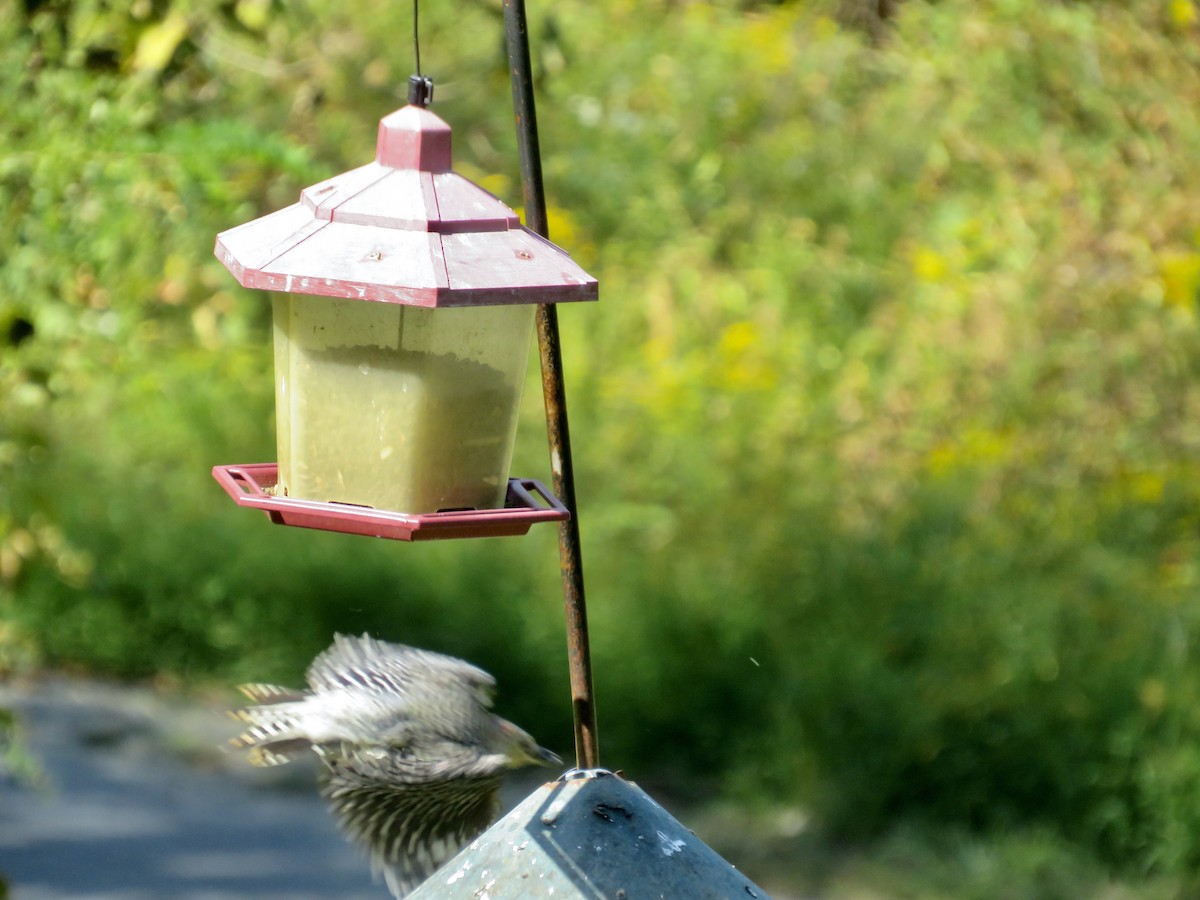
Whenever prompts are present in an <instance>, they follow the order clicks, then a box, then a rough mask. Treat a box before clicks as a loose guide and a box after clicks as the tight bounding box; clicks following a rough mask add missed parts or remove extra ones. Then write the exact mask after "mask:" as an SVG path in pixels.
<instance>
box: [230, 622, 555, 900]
mask: <svg viewBox="0 0 1200 900" xmlns="http://www.w3.org/2000/svg"><path fill="white" fill-rule="evenodd" d="M306 680H307V681H308V685H309V688H310V690H307V691H298V690H291V689H289V688H283V687H277V686H275V685H270V684H246V685H242V686H241V691H242V693H244V694H245V695H246V696H248V697H249V698H250V699H251V700H254V701H255V702H256V703H257V704H259V705H257V706H250V707H247V708H245V709H241V710H237V711H236V712H234V713H233V715H234V716H235V717H236V718H238V719H240V720H241V721H243V722H246V723H247V724H248V725H249V726H250V727H249V728H247V729H246V731H245V732H243V733H242V734H241V735H239V736H238V737H236V738H234V739H233V740H232V741H231V742H230V743H232V744H233V746H234V747H235V748H238V749H245V750H248V751H249V753H248V757H249V760H250V762H252V763H253V764H255V765H258V766H275V765H280V764H281V763H286V762H288V761H289V760H291V759H294V758H295V757H297V756H299V755H301V754H304V753H306V752H308V750H310V749H311V750H313V751H315V752H316V754H317V756H318V757H319V758H320V759H321V761H322V762H323V763H324V766H323V767H322V769H321V793H322V795H323V796H324V797H325V800H326V802H327V803H328V805H329V809H330V811H331V812H332V813H333V816H334V818H335V819H336V820H337V822H338V825H339V826H340V827H341V829H342V831H343V832H344V833H345V834H346V835H347V836H348V837H349V838H350V839H352V840H354V841H356V842H358V843H359V844H361V845H363V846H364V847H365V848H366V850H367V852H368V854H369V856H370V860H371V867H372V869H373V870H374V871H375V872H376V873H380V872H382V874H383V876H384V879H385V880H386V882H387V885H388V888H389V889H390V890H391V892H392V894H393V895H394V896H396V897H403V896H404V895H405V894H406V893H407V892H408V891H410V890H412V889H413V888H415V887H416V886H417V885H418V884H420V883H421V882H422V881H424V880H425V879H426V878H428V877H429V876H430V875H431V874H433V872H434V871H435V870H436V869H437V868H438V867H440V866H441V865H442V864H443V863H444V862H446V861H447V860H448V859H449V858H450V857H452V856H453V855H454V854H455V853H457V852H458V850H459V849H460V848H461V847H462V846H463V845H464V844H466V843H467V842H468V841H470V840H471V839H472V838H474V837H475V836H477V835H478V834H479V833H480V832H482V831H483V830H484V829H485V828H487V826H488V825H489V824H491V822H492V821H493V819H495V817H496V814H497V812H498V811H499V806H500V796H499V789H500V781H501V778H502V776H503V775H504V773H505V772H506V771H507V770H508V769H515V768H518V767H521V766H525V765H530V764H535V765H561V763H562V760H560V759H559V758H558V757H557V756H555V755H554V754H553V753H551V752H550V751H549V750H546V749H545V748H543V747H539V746H538V744H537V742H536V741H534V739H533V738H532V737H530V736H529V735H528V734H527V733H526V732H524V731H523V730H521V729H520V728H518V727H517V726H516V725H514V724H512V723H511V722H508V721H506V720H504V719H501V718H500V717H499V716H496V715H494V714H493V713H492V712H491V711H490V709H489V708H490V707H491V704H492V693H493V691H494V688H495V685H496V682H495V679H493V678H492V676H491V675H489V674H488V673H487V672H484V671H483V670H482V669H478V668H476V667H475V666H473V665H471V664H470V663H466V662H463V661H462V660H459V659H454V658H453V657H450V656H443V655H441V654H439V653H431V652H429V651H427V650H416V649H413V648H412V647H405V646H401V645H399V644H389V643H387V642H385V641H378V640H375V639H373V638H371V637H369V636H368V635H363V636H362V637H361V638H356V637H346V636H345V635H340V634H339V635H335V637H334V639H333V646H331V647H330V648H329V649H328V650H326V651H325V652H323V653H322V654H321V655H320V656H318V657H317V658H316V659H315V660H313V662H312V664H311V665H310V666H309V668H308V673H307V675H306Z"/></svg>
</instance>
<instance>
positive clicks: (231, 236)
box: [214, 102, 597, 539]
mask: <svg viewBox="0 0 1200 900" xmlns="http://www.w3.org/2000/svg"><path fill="white" fill-rule="evenodd" d="M450 137H451V135H450V127H449V126H448V125H447V124H446V123H445V122H444V121H442V120H441V119H440V118H439V117H438V116H436V115H435V114H433V113H432V112H430V111H429V110H428V109H426V108H425V107H424V105H423V103H421V102H415V103H410V104H409V105H408V106H406V107H404V108H403V109H400V110H398V111H396V112H394V113H392V114H391V115H389V116H386V117H385V118H384V119H383V120H382V121H381V122H380V123H379V135H378V141H377V144H376V155H375V161H374V162H371V163H368V164H367V165H365V166H361V167H359V168H357V169H353V170H351V171H349V172H346V173H343V174H341V175H336V176H334V177H333V178H330V179H328V180H326V181H322V182H320V183H319V184H315V185H313V186H312V187H309V188H306V189H305V190H303V191H302V192H301V194H300V200H299V202H298V203H295V204H293V205H292V206H289V207H287V208H286V209H282V210H279V211H278V212H274V213H271V214H269V215H267V216H264V217H262V218H259V219H255V220H254V221H252V222H248V223H246V224H244V225H240V226H238V227H236V228H232V229H230V230H228V231H225V232H223V233H221V234H219V235H218V236H217V242H216V255H217V257H218V258H219V259H220V260H221V262H223V263H224V264H225V266H226V267H227V268H228V269H229V271H230V272H231V273H232V274H233V275H234V277H235V278H237V280H238V282H239V283H241V284H242V285H243V286H244V287H250V288H260V289H263V290H268V291H272V292H274V296H273V299H272V305H273V320H274V353H275V413H276V438H277V445H278V454H279V460H278V464H277V466H276V467H271V466H269V465H268V466H263V465H259V466H225V467H218V468H217V469H215V470H214V475H215V476H216V477H217V478H218V480H219V481H221V483H222V484H223V486H224V487H225V488H226V490H227V491H228V492H229V493H230V494H231V495H232V496H233V497H234V498H235V499H236V500H238V502H239V503H241V504H242V505H248V506H257V507H259V508H261V509H264V510H265V511H266V512H268V514H270V515H271V516H272V518H273V519H274V520H275V521H278V522H282V523H284V524H296V525H305V526H308V527H317V528H325V529H330V530H339V531H352V532H356V533H371V534H380V535H382V536H385V537H399V538H405V539H414V538H416V537H440V536H464V535H473V534H506V533H523V531H525V530H528V527H529V524H531V523H532V522H534V521H545V520H550V519H562V518H564V517H565V516H566V515H567V513H566V510H565V508H564V507H563V506H562V504H561V503H559V502H558V500H557V498H555V497H553V496H552V495H551V494H550V493H549V492H548V491H547V490H546V489H545V488H544V486H542V485H541V484H540V483H539V482H536V481H532V480H528V479H526V480H521V479H516V480H511V479H510V478H509V472H508V470H509V464H510V462H511V459H512V451H513V443H514V439H515V435H516V425H517V414H518V407H519V402H520V398H521V389H522V386H523V384H524V381H525V369H526V363H527V360H528V356H529V341H530V336H531V334H532V333H533V327H532V326H533V311H534V308H535V305H537V304H547V303H559V302H565V301H579V300H595V299H596V296H597V287H596V280H595V279H594V278H592V277H591V276H590V275H588V274H587V273H586V272H585V271H584V270H583V269H581V268H580V267H579V266H578V265H577V264H576V263H575V262H574V261H573V260H572V259H571V258H570V256H568V255H567V253H566V252H564V251H563V250H561V249H560V248H558V247H557V246H555V245H554V244H552V243H550V242H549V241H547V240H546V239H544V238H542V237H540V236H538V235H537V234H535V233H534V232H532V231H530V230H528V229H526V228H524V227H522V225H521V223H520V220H519V218H518V217H517V214H516V213H515V212H514V211H513V210H512V209H510V208H509V207H507V206H506V205H505V204H504V203H502V202H501V201H500V200H499V199H497V198H496V197H494V196H493V195H492V194H490V193H488V192H487V191H486V190H484V189H483V188H481V187H479V186H478V185H476V184H473V183H472V182H470V181H468V180H467V179H466V178H463V177H462V176H460V175H458V174H456V173H455V172H453V171H452V170H451V147H450ZM418 532H423V533H420V534H418Z"/></svg>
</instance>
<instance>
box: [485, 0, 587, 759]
mask: <svg viewBox="0 0 1200 900" xmlns="http://www.w3.org/2000/svg"><path fill="white" fill-rule="evenodd" d="M504 25H505V33H506V35H507V38H508V64H509V70H510V72H511V75H512V92H513V114H514V116H515V118H516V125H517V144H518V150H519V154H520V161H521V185H522V188H523V191H524V195H525V224H526V226H527V227H528V228H529V229H530V230H532V231H536V232H537V233H538V234H540V235H541V236H542V237H546V238H548V237H549V236H550V235H549V230H550V229H549V225H548V223H547V220H546V194H545V190H544V189H543V186H542V157H541V150H540V148H539V146H538V130H537V112H536V109H535V107H534V100H533V73H532V66H531V65H530V61H529V30H528V27H527V25H526V21H525V0H504ZM537 336H538V352H539V355H540V356H541V361H542V398H543V400H544V401H545V405H546V435H547V437H548V439H549V441H550V469H551V472H552V473H553V476H554V492H555V493H556V494H557V495H558V498H559V499H560V500H561V501H562V502H563V505H564V506H566V507H567V509H568V510H570V512H571V518H570V519H569V520H567V521H566V522H562V523H560V524H559V527H558V557H559V567H560V569H561V571H562V584H563V608H564V610H565V612H566V618H567V650H568V655H569V663H570V669H571V701H572V702H571V705H572V709H573V711H574V715H575V761H576V765H577V766H578V767H579V768H581V769H595V768H598V767H599V765H600V748H599V741H598V739H597V735H596V706H595V701H594V699H593V690H592V653H591V647H590V644H589V642H588V625H587V603H586V602H585V600H584V593H583V561H582V558H581V554H580V541H579V508H578V505H577V504H576V502H575V469H574V465H573V463H572V461H571V432H570V428H569V427H568V424H567V393H566V387H565V385H564V383H563V371H562V345H561V343H560V341H559V336H558V311H557V310H556V309H555V307H554V305H553V304H545V305H541V306H539V307H538V308H537Z"/></svg>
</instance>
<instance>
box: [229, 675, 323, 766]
mask: <svg viewBox="0 0 1200 900" xmlns="http://www.w3.org/2000/svg"><path fill="white" fill-rule="evenodd" d="M238 689H239V690H240V691H241V692H242V693H243V694H245V695H246V696H247V697H249V698H250V699H251V700H255V701H257V702H258V703H260V704H261V705H260V706H248V707H246V708H245V709H237V710H233V711H232V712H230V716H232V717H233V718H235V719H237V720H238V721H240V722H245V723H246V724H247V725H249V726H250V727H249V728H247V729H246V730H245V731H243V732H242V733H241V734H239V735H238V736H237V737H235V738H231V739H230V741H229V744H230V746H231V747H233V749H235V750H247V751H249V752H248V753H247V754H246V758H247V759H248V760H249V761H250V763H251V765H255V766H280V765H283V764H284V763H286V762H290V761H291V760H293V759H295V758H296V757H297V756H299V755H301V754H302V753H304V752H305V751H306V750H308V749H309V748H310V747H311V746H312V742H311V741H309V740H308V738H306V737H304V736H303V735H302V734H301V733H300V732H299V731H298V730H297V724H298V723H297V722H296V718H295V716H294V715H293V713H292V709H291V708H290V704H292V703H295V702H298V701H301V700H303V699H304V694H303V693H301V692H299V691H294V690H291V689H289V688H283V687H278V686H277V685H273V684H243V685H240V686H239V688H238Z"/></svg>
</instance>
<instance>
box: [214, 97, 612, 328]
mask: <svg viewBox="0 0 1200 900" xmlns="http://www.w3.org/2000/svg"><path fill="white" fill-rule="evenodd" d="M216 255H217V257H218V258H219V259H220V260H221V262H223V263H224V264H225V266H226V268H228V269H229V271H230V272H232V273H233V276H234V277H235V278H236V279H237V280H238V282H240V283H241V284H242V285H243V286H244V287H250V288H261V289H263V290H268V291H288V292H295V293H301V294H322V295H324V296H328V297H343V298H349V299H359V300H378V301H383V302H385V303H406V304H410V305H413V306H485V305H494V304H502V303H561V302H564V301H569V300H595V299H596V296H597V291H596V279H594V278H592V276H590V275H588V274H587V272H585V271H584V270H583V269H581V268H580V267H579V266H578V265H576V263H575V262H574V260H572V259H571V257H570V256H568V255H567V253H566V252H565V251H563V250H561V249H560V248H559V247H556V246H555V245H554V244H552V243H550V242H549V241H547V240H545V239H544V238H542V237H539V236H538V235H536V234H534V233H533V232H532V231H530V230H529V229H527V228H524V227H523V226H522V225H521V223H520V220H519V219H518V217H517V214H516V213H515V212H513V211H512V210H511V209H509V208H508V207H507V206H505V205H504V203H502V202H501V201H500V200H499V199H497V198H496V197H494V196H493V195H492V194H490V193H488V192H487V191H485V190H484V189H483V188H481V187H479V186H478V185H477V184H474V183H472V182H470V181H468V180H467V179H465V178H463V177H462V176H461V175H456V174H455V173H454V172H452V171H451V170H450V126H449V125H447V124H446V123H445V122H443V121H442V120H441V119H440V118H438V117H437V116H436V115H434V114H433V113H431V112H430V111H429V110H427V109H424V108H423V107H420V106H406V107H404V108H403V109H400V110H397V111H396V112H394V113H392V114H391V115H389V116H386V117H384V119H383V120H382V121H380V123H379V139H378V142H377V144H376V152H375V162H373V163H368V164H367V165H365V166H360V167H359V168H357V169H352V170H350V171H349V172H344V173H343V174H341V175H335V176H334V177H333V178H329V179H327V180H325V181H322V182H320V183H319V184H314V185H313V186H312V187H308V188H305V189H304V190H303V191H301V193H300V202H299V203H296V204H293V205H292V206H289V207H287V208H286V209H281V210H279V211H278V212H274V213H271V214H270V215H266V216H263V217H262V218H260V219H255V220H254V221H252V222H247V223H246V224H244V225H239V226H237V227H236V228H231V229H229V230H228V231H224V232H222V233H221V234H218V235H217V246H216Z"/></svg>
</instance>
